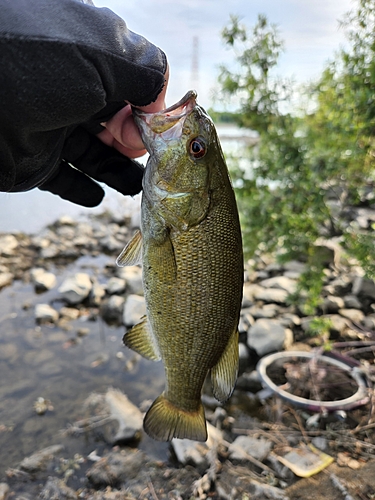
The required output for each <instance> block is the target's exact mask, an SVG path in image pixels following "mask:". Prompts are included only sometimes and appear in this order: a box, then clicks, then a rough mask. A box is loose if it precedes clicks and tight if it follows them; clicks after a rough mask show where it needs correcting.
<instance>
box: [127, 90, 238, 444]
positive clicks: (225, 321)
mask: <svg viewBox="0 0 375 500" xmlns="http://www.w3.org/2000/svg"><path fill="white" fill-rule="evenodd" d="M133 113H134V119H135V122H136V124H137V126H138V128H139V130H140V132H141V136H142V139H143V142H144V143H145V145H146V148H147V150H148V152H149V153H150V157H149V159H148V162H147V166H146V170H145V174H144V178H143V195H142V209H141V210H142V214H141V231H140V232H137V233H136V234H135V236H134V237H133V239H132V240H131V241H130V242H129V243H128V245H127V246H126V247H125V248H124V250H123V251H122V253H121V254H120V256H119V257H118V259H117V264H118V265H120V266H125V265H134V264H136V263H138V262H139V261H141V262H142V266H143V287H144V295H145V300H146V310H147V316H146V317H144V318H143V319H142V320H141V322H140V323H139V324H137V325H135V326H134V327H133V328H132V329H131V330H130V331H129V332H127V333H126V334H125V336H124V343H125V345H126V346H128V347H130V348H131V349H133V350H134V351H136V352H138V353H139V354H141V355H142V356H144V357H146V358H148V359H152V360H162V361H163V364H164V369H165V390H164V392H163V393H162V394H161V395H160V396H159V397H158V398H157V399H156V400H155V401H154V403H153V404H152V406H151V408H150V409H149V410H148V412H147V413H146V416H145V419H144V429H145V431H146V432H147V433H148V434H149V435H150V436H151V437H152V438H154V439H157V440H160V441H170V440H171V439H172V438H174V437H176V438H188V439H193V440H197V441H205V440H206V439H207V428H206V420H205V415H204V409H203V405H202V402H201V392H202V386H203V383H204V381H205V378H206V376H207V374H208V373H209V372H210V374H211V382H212V388H213V393H214V396H215V397H216V398H217V399H218V400H219V401H221V402H224V401H226V400H227V399H228V398H229V397H230V395H231V393H232V391H233V389H234V385H235V382H236V378H237V372H238V330H237V328H238V320H239V314H240V307H241V300H242V287H243V256H242V240H241V230H240V224H239V218H238V212H237V206H236V201H235V197H234V192H233V189H232V186H231V182H230V179H229V175H228V169H227V166H226V164H225V160H224V157H223V154H222V151H221V147H220V143H219V140H218V137H217V134H216V130H215V126H214V124H213V122H212V120H211V119H210V117H209V116H208V115H207V114H206V112H205V111H204V110H203V108H201V107H200V106H199V105H198V104H197V103H196V93H195V92H193V91H190V92H188V93H187V94H186V95H185V97H183V99H181V101H180V102H178V103H177V104H175V105H174V106H171V107H170V108H167V109H166V110H164V111H162V112H159V113H154V114H147V113H143V112H141V111H139V110H136V109H135V110H134V111H133Z"/></svg>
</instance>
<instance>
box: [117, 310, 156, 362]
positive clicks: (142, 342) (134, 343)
mask: <svg viewBox="0 0 375 500" xmlns="http://www.w3.org/2000/svg"><path fill="white" fill-rule="evenodd" d="M122 340H123V342H124V344H125V345H126V347H129V349H132V350H133V351H135V352H137V353H138V354H140V355H141V356H143V357H144V358H147V359H151V360H152V361H160V360H161V356H160V353H159V349H158V348H157V346H156V344H155V341H154V338H153V335H152V330H151V326H150V323H149V322H148V319H147V316H144V317H143V318H142V320H141V322H140V323H137V324H136V325H134V326H133V328H132V329H131V330H129V331H128V332H127V333H125V335H124V337H123V339H122Z"/></svg>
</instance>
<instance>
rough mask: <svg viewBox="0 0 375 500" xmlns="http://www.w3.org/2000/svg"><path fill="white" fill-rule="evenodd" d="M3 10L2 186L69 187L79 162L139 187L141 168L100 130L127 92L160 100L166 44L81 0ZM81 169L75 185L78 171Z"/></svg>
mask: <svg viewBox="0 0 375 500" xmlns="http://www.w3.org/2000/svg"><path fill="white" fill-rule="evenodd" d="M0 12H1V14H0V102H1V106H0V190H1V191H8V192H9V191H25V190H28V189H31V188H33V187H35V186H42V185H43V186H44V188H46V189H50V188H51V190H52V191H53V192H57V193H58V194H60V195H61V193H60V192H59V184H61V183H62V182H64V179H67V177H66V169H67V168H69V164H73V165H74V166H75V167H76V168H77V169H79V170H81V171H82V172H85V174H88V175H90V176H91V177H93V178H96V179H97V180H99V181H103V182H107V183H108V184H109V185H111V184H112V187H115V188H117V189H118V190H119V191H121V192H124V193H126V194H135V193H134V192H135V191H136V192H138V191H139V190H140V189H141V186H140V182H141V177H142V171H141V168H140V167H139V166H138V165H137V164H136V162H133V161H131V160H129V159H128V158H125V157H124V156H122V155H120V153H117V152H116V151H114V150H113V149H112V148H108V147H107V146H104V145H103V144H102V143H101V142H100V141H98V140H97V139H96V138H95V137H93V136H91V134H92V133H97V132H99V131H100V129H101V127H100V123H101V122H102V121H105V120H106V119H108V118H109V117H110V116H112V115H113V114H114V113H115V112H116V111H118V110H119V109H120V108H121V107H123V106H124V105H125V102H124V101H125V100H126V101H129V102H131V103H132V104H134V105H139V106H142V105H143V106H144V105H147V104H149V103H151V102H153V101H155V100H156V98H157V96H158V94H159V93H160V91H161V89H162V88H163V85H164V74H165V71H166V65H167V62H166V58H165V55H164V53H163V52H162V51H161V50H160V49H158V48H157V47H155V46H154V45H152V44H151V43H150V42H148V41H147V40H146V39H144V38H143V37H141V36H140V35H137V34H135V33H132V32H131V31H129V30H128V29H127V26H126V24H125V23H124V21H123V20H122V19H120V18H119V17H118V16H117V15H115V14H114V13H113V12H111V11H110V10H109V9H105V8H96V7H94V6H93V5H87V4H85V3H83V2H82V1H80V0H33V1H30V0H0ZM103 162H104V163H103ZM116 165H117V167H116ZM108 171H109V172H113V173H114V177H113V176H112V177H111V176H110V177H111V178H110V179H109V180H108V175H106V173H108ZM64 172H65V174H64ZM116 172H117V176H116ZM119 172H120V173H121V178H120V180H119V179H118V173H119ZM133 174H134V175H135V178H134V179H133V178H132V177H134V176H133ZM82 175H83V174H82ZM68 177H69V175H68ZM127 178H130V186H129V190H127V188H126V184H127ZM72 179H73V180H72V182H71V184H69V182H68V181H66V182H65V184H66V185H65V187H64V190H65V191H66V192H68V191H69V189H70V188H72V187H74V185H76V172H73V178H72ZM118 183H119V185H117V184H118ZM69 186H70V187H69ZM86 187H87V184H86ZM60 191H61V190H60ZM101 196H102V195H101ZM63 197H66V198H68V199H70V198H69V195H67V196H63ZM88 198H90V196H89V194H88ZM99 198H100V196H99V197H98V196H96V198H95V200H90V199H88V200H87V201H86V203H85V204H86V205H87V204H88V205H90V204H91V205H94V204H97V203H98V202H99V201H100V199H101V198H100V199H99ZM98 200H99V201H98ZM72 201H76V202H78V203H80V200H79V196H78V200H72Z"/></svg>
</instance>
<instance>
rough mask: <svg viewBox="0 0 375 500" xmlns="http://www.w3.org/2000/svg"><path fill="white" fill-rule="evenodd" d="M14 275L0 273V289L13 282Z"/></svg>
mask: <svg viewBox="0 0 375 500" xmlns="http://www.w3.org/2000/svg"><path fill="white" fill-rule="evenodd" d="M13 278H14V275H13V274H12V273H8V272H6V273H1V274H0V289H1V288H4V287H5V286H9V285H11V284H12V282H13Z"/></svg>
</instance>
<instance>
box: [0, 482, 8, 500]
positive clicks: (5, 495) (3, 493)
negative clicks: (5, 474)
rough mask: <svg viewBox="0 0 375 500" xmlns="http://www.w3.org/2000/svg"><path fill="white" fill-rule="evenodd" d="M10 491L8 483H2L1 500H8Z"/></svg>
mask: <svg viewBox="0 0 375 500" xmlns="http://www.w3.org/2000/svg"><path fill="white" fill-rule="evenodd" d="M9 491H10V490H9V486H8V485H7V483H0V500H7V498H8V493H9Z"/></svg>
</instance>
